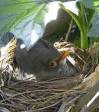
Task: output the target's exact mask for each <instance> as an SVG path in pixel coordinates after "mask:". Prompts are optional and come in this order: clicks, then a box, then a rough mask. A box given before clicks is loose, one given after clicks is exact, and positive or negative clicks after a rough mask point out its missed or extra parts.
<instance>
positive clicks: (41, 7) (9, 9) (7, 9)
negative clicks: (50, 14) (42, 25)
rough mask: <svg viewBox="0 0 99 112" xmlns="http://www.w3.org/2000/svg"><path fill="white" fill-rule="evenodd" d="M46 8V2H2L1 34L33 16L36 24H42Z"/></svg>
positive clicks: (24, 0)
mask: <svg viewBox="0 0 99 112" xmlns="http://www.w3.org/2000/svg"><path fill="white" fill-rule="evenodd" d="M45 6H46V1H45V0H38V1H37V0H36V1H35V0H34V1H33V0H2V1H0V25H1V26H0V33H1V34H2V33H4V32H7V31H9V30H10V29H12V28H14V27H15V26H16V25H17V24H19V23H20V22H22V20H24V19H26V18H27V17H29V16H33V19H34V21H35V22H40V20H42V18H43V15H44V11H45Z"/></svg>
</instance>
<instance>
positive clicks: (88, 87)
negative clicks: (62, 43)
mask: <svg viewBox="0 0 99 112" xmlns="http://www.w3.org/2000/svg"><path fill="white" fill-rule="evenodd" d="M87 53H88V52H87ZM77 54H79V56H80V57H81V60H79V59H78V62H79V61H81V62H82V64H80V67H81V68H82V71H83V72H82V74H79V75H77V76H72V77H65V78H59V79H53V80H48V81H36V80H31V81H29V80H17V79H16V78H14V77H11V76H14V75H15V72H14V71H12V70H10V68H11V67H9V66H8V68H7V69H5V70H1V71H0V73H1V75H0V77H1V78H0V79H1V81H0V83H1V87H0V99H1V100H0V111H2V112H64V111H66V112H86V111H88V112H93V111H95V112H97V109H98V107H99V105H98V104H99V100H98V101H97V102H98V103H95V105H94V103H93V105H92V104H91V106H89V107H87V104H88V103H89V102H90V100H91V99H92V98H93V97H94V95H95V94H96V93H97V91H99V76H98V74H99V69H98V68H99V65H98V66H97V67H96V65H97V64H98V62H97V60H96V58H93V60H92V58H89V55H87V54H86V55H85V51H82V50H77ZM82 54H83V55H82ZM93 62H94V63H93ZM95 68H96V69H95ZM17 74H19V75H21V74H20V72H19V71H17ZM9 77H10V78H9ZM93 79H94V80H93ZM85 99H86V100H85ZM96 104H97V105H96Z"/></svg>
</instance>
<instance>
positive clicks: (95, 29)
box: [88, 15, 99, 38]
mask: <svg viewBox="0 0 99 112" xmlns="http://www.w3.org/2000/svg"><path fill="white" fill-rule="evenodd" d="M88 36H89V37H97V38H99V15H96V16H95V17H94V19H93V25H92V28H91V29H90V31H89V33H88Z"/></svg>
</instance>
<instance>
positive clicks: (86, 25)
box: [61, 2, 94, 48]
mask: <svg viewBox="0 0 99 112" xmlns="http://www.w3.org/2000/svg"><path fill="white" fill-rule="evenodd" d="M61 7H62V8H63V9H64V10H65V11H66V12H67V13H68V14H69V15H70V16H71V17H72V19H73V20H74V21H75V23H76V24H77V26H78V28H79V30H80V37H81V48H88V36H87V34H88V32H89V29H90V27H91V20H92V17H93V15H94V9H92V8H87V7H86V5H84V2H77V7H78V9H79V14H78V15H77V14H75V13H74V12H71V11H70V10H68V9H66V8H65V7H64V5H63V4H61Z"/></svg>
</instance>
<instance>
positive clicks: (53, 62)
mask: <svg viewBox="0 0 99 112" xmlns="http://www.w3.org/2000/svg"><path fill="white" fill-rule="evenodd" d="M48 65H49V67H52V68H54V67H56V66H57V62H56V61H50V62H49V63H48Z"/></svg>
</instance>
